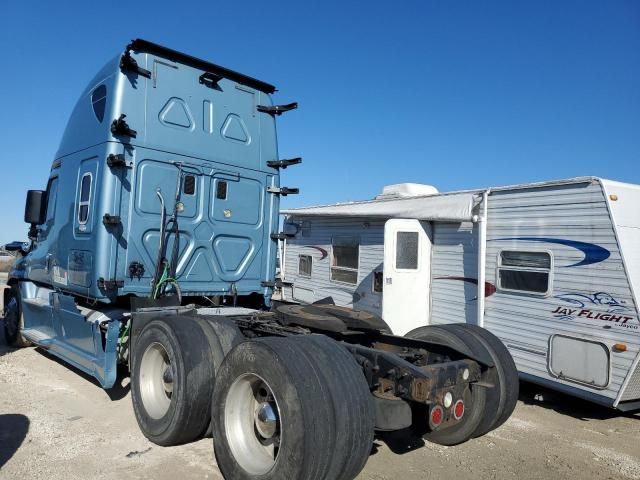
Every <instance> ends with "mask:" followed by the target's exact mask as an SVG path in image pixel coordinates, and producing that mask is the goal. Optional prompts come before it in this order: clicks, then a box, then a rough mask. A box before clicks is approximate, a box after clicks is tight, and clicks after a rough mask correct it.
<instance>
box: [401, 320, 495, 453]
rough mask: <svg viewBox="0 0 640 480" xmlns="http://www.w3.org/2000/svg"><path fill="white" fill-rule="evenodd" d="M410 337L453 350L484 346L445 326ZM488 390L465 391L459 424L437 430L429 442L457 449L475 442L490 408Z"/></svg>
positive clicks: (428, 436)
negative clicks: (468, 441) (462, 444)
mask: <svg viewBox="0 0 640 480" xmlns="http://www.w3.org/2000/svg"><path fill="white" fill-rule="evenodd" d="M406 336H407V337H410V338H415V339H418V340H424V341H427V342H428V341H435V342H440V343H444V344H446V345H450V346H451V347H453V348H462V349H464V348H467V349H469V350H471V351H474V350H475V349H477V348H482V345H481V344H480V343H479V342H478V340H476V339H475V338H474V337H472V336H471V335H459V334H458V332H453V331H450V330H448V329H446V328H444V327H443V326H426V327H419V328H416V329H414V330H411V331H410V332H409V333H407V334H406ZM486 390H487V389H486V388H483V387H478V386H474V385H471V386H470V388H469V389H467V390H466V391H465V397H464V399H463V400H464V405H465V412H464V416H463V417H462V419H461V420H460V421H458V423H456V424H455V425H453V426H451V427H447V428H444V429H442V430H434V431H430V432H427V433H425V434H424V435H423V438H424V439H425V440H428V441H430V442H433V443H437V444H440V445H457V444H459V443H463V442H466V441H467V440H469V439H471V438H473V436H474V433H475V431H476V429H477V428H478V426H479V425H480V423H481V422H482V420H483V418H484V416H485V410H486V408H487V392H486Z"/></svg>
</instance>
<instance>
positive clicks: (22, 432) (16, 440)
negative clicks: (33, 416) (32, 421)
mask: <svg viewBox="0 0 640 480" xmlns="http://www.w3.org/2000/svg"><path fill="white" fill-rule="evenodd" d="M28 432H29V419H28V418H27V417H25V416H24V415H20V414H17V413H9V414H3V415H0V470H2V466H3V465H4V464H5V463H7V462H8V461H9V459H10V458H11V457H13V454H14V453H16V452H17V451H18V449H19V448H20V445H22V443H23V442H24V439H25V438H26V437H27V433H28Z"/></svg>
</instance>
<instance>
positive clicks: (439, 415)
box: [431, 405, 444, 428]
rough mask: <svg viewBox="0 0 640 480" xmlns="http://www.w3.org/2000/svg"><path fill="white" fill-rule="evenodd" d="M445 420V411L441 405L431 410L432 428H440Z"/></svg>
mask: <svg viewBox="0 0 640 480" xmlns="http://www.w3.org/2000/svg"><path fill="white" fill-rule="evenodd" d="M442 420H444V410H443V409H442V407H441V406H440V405H436V406H435V407H433V408H432V409H431V428H435V427H439V426H440V424H441V423H442Z"/></svg>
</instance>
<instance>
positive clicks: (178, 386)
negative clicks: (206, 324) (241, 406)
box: [131, 317, 215, 446]
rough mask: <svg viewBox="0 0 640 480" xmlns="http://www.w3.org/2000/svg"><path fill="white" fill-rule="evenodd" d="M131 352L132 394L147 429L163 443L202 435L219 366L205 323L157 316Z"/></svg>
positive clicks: (149, 435) (145, 431)
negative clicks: (204, 328)
mask: <svg viewBox="0 0 640 480" xmlns="http://www.w3.org/2000/svg"><path fill="white" fill-rule="evenodd" d="M132 354H133V361H132V369H131V398H132V401H133V410H134V413H135V416H136V420H137V421H138V425H139V426H140V430H142V433H143V434H144V435H145V436H146V437H147V438H148V439H149V440H151V441H152V442H153V443H155V444H157V445H162V446H168V445H177V444H181V443H186V442H190V441H192V440H195V439H196V438H198V437H199V436H201V435H202V433H203V432H204V431H205V429H206V427H207V425H208V423H209V420H210V402H211V395H212V392H213V382H212V379H213V378H214V376H215V370H214V365H213V362H212V361H211V349H210V345H209V342H208V338H207V336H206V335H205V334H204V333H203V330H202V327H201V326H200V323H199V322H197V321H196V320H195V319H194V318H192V317H169V318H160V319H157V320H152V321H151V322H149V323H148V324H146V325H145V326H144V328H143V329H142V331H141V332H140V334H139V335H138V338H137V339H136V341H135V343H134V346H133V351H132Z"/></svg>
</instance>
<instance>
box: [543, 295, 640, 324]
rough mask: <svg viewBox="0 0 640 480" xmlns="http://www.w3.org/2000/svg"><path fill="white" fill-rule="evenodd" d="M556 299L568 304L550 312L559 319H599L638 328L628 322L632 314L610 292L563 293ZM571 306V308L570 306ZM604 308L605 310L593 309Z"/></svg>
mask: <svg viewBox="0 0 640 480" xmlns="http://www.w3.org/2000/svg"><path fill="white" fill-rule="evenodd" d="M555 298H557V299H558V300H561V301H563V302H565V303H566V304H568V305H570V306H559V307H556V309H555V310H553V311H552V312H551V313H552V314H553V316H554V317H555V318H557V319H560V320H574V319H575V318H585V319H588V320H599V321H603V322H608V323H609V324H614V325H616V326H620V327H624V328H631V329H634V330H637V329H638V325H635V324H634V323H630V321H631V320H633V318H634V317H633V316H630V315H629V310H630V309H629V307H627V306H626V305H625V304H624V302H620V301H618V300H616V299H615V298H614V297H613V296H612V295H611V294H609V293H606V292H597V293H594V294H583V293H565V294H562V295H556V297H555ZM571 307H573V308H571ZM594 307H595V308H597V309H598V310H601V309H606V311H604V312H603V311H598V310H593V309H592V308H594Z"/></svg>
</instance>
